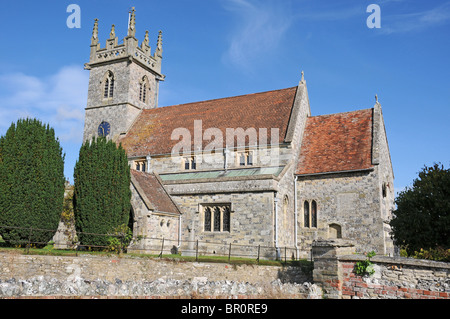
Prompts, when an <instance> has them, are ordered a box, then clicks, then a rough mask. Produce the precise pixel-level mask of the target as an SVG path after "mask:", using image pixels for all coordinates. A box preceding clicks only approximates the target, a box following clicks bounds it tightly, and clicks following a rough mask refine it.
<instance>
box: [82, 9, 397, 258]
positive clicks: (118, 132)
mask: <svg viewBox="0 0 450 319" xmlns="http://www.w3.org/2000/svg"><path fill="white" fill-rule="evenodd" d="M135 19H136V17H135V11H134V8H133V10H132V12H131V15H130V17H129V23H128V32H127V36H126V37H125V38H124V39H123V43H120V44H119V41H118V38H117V37H116V35H115V30H114V25H113V26H112V28H111V32H110V35H109V38H108V39H107V40H106V46H105V47H101V45H100V42H99V37H98V34H99V32H98V21H97V20H95V23H94V29H93V34H92V39H91V50H90V60H89V62H88V63H86V64H85V69H87V70H89V72H90V78H89V89H88V90H89V91H88V101H87V106H86V109H85V127H84V140H90V139H91V138H92V137H94V136H99V135H101V136H107V137H108V138H111V139H113V140H114V141H116V142H117V143H118V144H119V143H121V145H122V146H123V147H124V149H125V150H126V152H127V154H128V159H129V163H130V167H131V177H132V179H131V180H132V183H131V185H130V187H131V190H132V212H131V216H132V217H131V218H132V222H133V223H132V225H133V234H134V238H135V240H134V241H133V242H132V244H131V247H132V248H134V249H137V250H139V251H143V252H146V251H149V250H150V248H151V247H152V246H154V245H155V242H154V241H153V242H152V239H151V238H159V239H161V238H164V240H165V243H166V245H167V246H168V247H172V246H175V247H177V248H178V250H179V251H180V252H182V253H184V252H185V253H187V252H189V251H192V249H193V247H194V242H195V243H197V241H198V245H199V246H200V247H199V250H200V252H201V253H205V254H206V253H215V252H216V251H217V252H219V251H220V248H214V246H213V244H212V243H214V244H217V245H219V246H220V245H222V246H223V247H228V245H229V244H233V245H236V247H238V249H241V250H242V251H245V250H250V249H253V250H254V247H257V246H261V247H273V248H274V251H277V249H279V248H282V247H289V248H290V249H295V250H296V257H298V258H304V257H307V256H308V254H309V253H310V250H311V243H312V242H313V240H316V239H320V238H349V239H353V240H355V241H356V242H357V247H356V248H357V250H358V251H361V252H367V251H371V250H375V251H376V252H377V254H390V255H392V254H393V251H394V246H393V242H392V240H391V238H390V228H389V224H388V221H389V219H390V217H391V211H392V209H393V200H394V185H393V179H394V174H393V169H392V164H391V160H390V155H389V147H388V142H387V138H386V132H385V128H384V121H383V115H382V110H381V106H380V104H379V103H378V100H376V103H375V105H374V106H373V107H372V108H367V109H363V110H356V111H353V112H345V113H336V114H329V115H319V116H312V115H311V110H310V104H309V100H308V90H307V86H306V81H305V79H304V75H303V72H302V74H301V80H300V81H299V83H298V85H296V86H293V87H289V88H285V89H277V90H273V91H268V92H260V93H253V94H247V95H242V96H233V97H226V98H218V99H215V100H208V101H200V102H195V103H187V104H182V105H173V106H164V107H158V91H159V83H160V82H161V81H164V78H165V75H163V74H162V72H161V61H162V52H163V49H162V35H161V32H159V35H158V39H157V43H156V48H155V49H154V52H153V54H152V52H151V48H150V45H149V33H148V31H146V32H145V36H144V40H143V41H142V42H141V43H140V44H139V41H138V40H137V38H136V28H135V26H136V20H135ZM139 237H141V238H140V239H138V238H139ZM142 237H144V238H142ZM207 243H211V245H208V244H207ZM157 245H158V246H159V245H161V241H158V242H157ZM131 247H130V248H131ZM211 247H213V248H211Z"/></svg>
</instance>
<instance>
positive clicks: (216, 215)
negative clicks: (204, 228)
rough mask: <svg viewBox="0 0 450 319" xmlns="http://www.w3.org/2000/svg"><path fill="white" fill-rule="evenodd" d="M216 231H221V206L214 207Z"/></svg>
mask: <svg viewBox="0 0 450 319" xmlns="http://www.w3.org/2000/svg"><path fill="white" fill-rule="evenodd" d="M214 231H220V208H219V207H218V206H216V207H214Z"/></svg>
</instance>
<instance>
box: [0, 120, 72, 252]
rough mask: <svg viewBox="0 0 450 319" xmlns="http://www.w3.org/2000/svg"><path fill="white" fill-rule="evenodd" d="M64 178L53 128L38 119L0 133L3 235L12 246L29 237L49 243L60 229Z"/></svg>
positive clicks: (0, 222) (0, 226)
mask: <svg viewBox="0 0 450 319" xmlns="http://www.w3.org/2000/svg"><path fill="white" fill-rule="evenodd" d="M64 183H65V178H64V154H63V151H62V148H61V146H60V144H59V140H58V139H57V138H55V132H54V130H53V128H51V127H50V126H49V125H48V124H47V125H44V124H42V123H41V122H40V121H39V120H37V119H20V120H18V121H17V124H14V123H13V124H12V125H11V126H10V128H9V129H8V130H7V132H6V134H5V136H2V137H1V138H0V234H1V236H2V237H3V239H4V240H5V241H6V242H7V243H10V244H12V245H20V244H24V243H25V242H28V240H31V242H32V243H34V244H35V245H36V246H44V245H46V244H47V243H48V241H49V240H50V239H51V238H52V237H53V235H54V233H55V231H56V229H57V228H58V223H59V220H60V217H61V212H62V208H63V201H64ZM24 228H25V229H24ZM42 229H44V230H49V231H42Z"/></svg>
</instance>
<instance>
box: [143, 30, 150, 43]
mask: <svg viewBox="0 0 450 319" xmlns="http://www.w3.org/2000/svg"><path fill="white" fill-rule="evenodd" d="M144 43H145V44H146V45H148V43H149V39H148V30H146V31H145V37H144Z"/></svg>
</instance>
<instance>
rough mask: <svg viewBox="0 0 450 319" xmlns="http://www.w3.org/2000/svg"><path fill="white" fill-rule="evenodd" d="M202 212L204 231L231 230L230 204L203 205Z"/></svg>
mask: <svg viewBox="0 0 450 319" xmlns="http://www.w3.org/2000/svg"><path fill="white" fill-rule="evenodd" d="M203 214H204V217H203V218H204V231H205V232H229V231H230V230H231V206H230V205H227V204H221V205H204V206H203Z"/></svg>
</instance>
